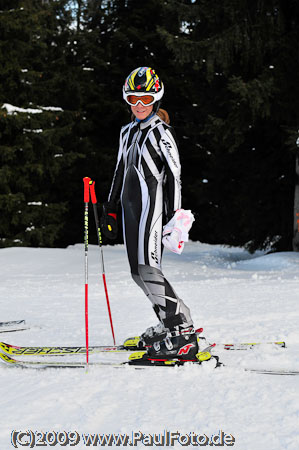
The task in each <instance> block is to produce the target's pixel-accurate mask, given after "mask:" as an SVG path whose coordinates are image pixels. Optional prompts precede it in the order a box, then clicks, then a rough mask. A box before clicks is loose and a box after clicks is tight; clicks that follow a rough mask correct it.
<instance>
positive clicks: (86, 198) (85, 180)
mask: <svg viewBox="0 0 299 450" xmlns="http://www.w3.org/2000/svg"><path fill="white" fill-rule="evenodd" d="M90 181H91V179H90V178H89V177H84V178H83V183H84V249H85V338H86V364H87V365H88V204H89V183H90Z"/></svg>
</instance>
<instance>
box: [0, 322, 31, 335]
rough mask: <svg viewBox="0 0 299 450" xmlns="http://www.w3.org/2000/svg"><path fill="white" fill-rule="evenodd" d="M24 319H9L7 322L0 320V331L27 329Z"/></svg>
mask: <svg viewBox="0 0 299 450" xmlns="http://www.w3.org/2000/svg"><path fill="white" fill-rule="evenodd" d="M28 329H29V327H28V326H27V325H26V322H25V320H10V321H8V322H0V333H11V332H13V331H24V330H28Z"/></svg>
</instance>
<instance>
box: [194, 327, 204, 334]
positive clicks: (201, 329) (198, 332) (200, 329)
mask: <svg viewBox="0 0 299 450" xmlns="http://www.w3.org/2000/svg"><path fill="white" fill-rule="evenodd" d="M202 332H203V328H197V330H195V333H196V334H200V333H202Z"/></svg>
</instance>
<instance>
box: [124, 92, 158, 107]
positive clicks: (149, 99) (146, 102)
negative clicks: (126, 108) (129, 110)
mask: <svg viewBox="0 0 299 450" xmlns="http://www.w3.org/2000/svg"><path fill="white" fill-rule="evenodd" d="M125 100H126V102H127V103H128V104H129V105H131V106H135V105H137V104H138V102H141V103H142V104H143V106H150V105H153V104H154V103H155V101H156V99H155V97H154V96H153V95H147V94H145V95H144V94H142V95H134V94H126V95H125Z"/></svg>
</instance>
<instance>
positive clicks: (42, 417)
mask: <svg viewBox="0 0 299 450" xmlns="http://www.w3.org/2000/svg"><path fill="white" fill-rule="evenodd" d="M104 254H105V264H106V276H107V284H108V290H109V295H110V302H111V309H112V314H113V321H114V328H115V333H116V339H117V341H118V343H121V342H122V341H123V340H124V339H125V338H126V337H128V336H130V335H136V334H139V333H140V332H142V331H144V329H145V328H146V327H148V326H150V325H153V324H155V323H156V319H155V317H154V314H153V312H152V309H151V305H150V302H149V301H148V300H147V299H146V298H145V297H144V295H143V293H142V292H141V291H140V290H139V288H138V287H137V286H136V285H135V284H134V283H133V281H131V279H130V275H129V266H128V263H127V260H126V255H125V250H124V247H123V246H115V247H105V248H104ZM0 264H1V271H0V281H1V283H0V298H1V316H0V320H3V321H4V320H13V319H26V321H27V322H28V323H30V325H31V326H32V328H31V329H30V330H28V331H22V332H21V331H20V332H16V333H1V334H0V339H1V340H2V341H4V342H8V343H12V344H16V345H33V346H34V345H84V344H85V330H84V247H83V245H75V246H72V247H69V248H67V249H33V248H8V249H1V250H0ZM163 269H164V272H165V274H166V275H167V277H168V279H169V280H170V281H171V283H172V284H173V286H174V287H175V289H176V291H177V293H178V294H179V295H180V296H181V297H182V298H183V299H184V300H185V301H186V303H187V304H188V306H189V307H190V308H191V311H192V315H193V319H194V321H195V324H196V326H198V327H200V326H201V327H203V328H204V335H205V336H206V337H207V338H208V340H209V341H210V342H218V343H220V342H222V343H225V342H229V343H231V342H242V341H243V342H244V341H245V342H246V341H247V342H248V341H250V342H252V341H272V340H285V341H286V342H287V348H286V349H279V350H277V349H275V348H272V347H266V346H264V347H262V348H261V349H255V350H253V351H247V352H224V351H223V350H220V349H217V347H216V349H215V351H214V353H215V354H218V355H219V356H220V359H221V360H222V361H223V362H225V363H227V365H230V366H236V368H228V367H226V368H219V369H217V370H213V369H212V368H211V367H210V366H209V365H208V364H207V365H206V366H202V367H194V366H193V367H184V368H174V369H173V368H169V369H164V368H154V369H149V370H136V369H134V368H131V367H127V368H125V369H115V368H91V369H90V370H89V372H88V373H86V372H85V370H84V369H83V370H82V369H75V370H72V369H67V370H55V369H52V370H48V371H35V370H21V369H14V368H7V367H6V366H3V365H0V376H1V391H0V392H1V425H0V449H1V450H8V449H9V448H13V447H12V445H11V442H10V439H11V432H12V430H23V431H26V430H33V431H41V432H44V433H46V432H48V431H55V432H56V433H57V432H59V431H67V432H69V431H77V432H78V435H79V437H80V442H78V444H77V445H75V446H73V447H71V446H70V445H69V446H67V447H64V448H77V449H84V448H88V447H89V446H88V445H87V444H86V443H84V439H83V436H82V435H83V434H84V433H85V434H86V433H93V434H95V433H101V434H103V433H128V434H129V435H130V436H131V434H132V432H135V433H143V434H144V436H148V435H149V434H151V435H153V434H156V435H157V436H158V434H159V433H162V434H163V433H164V432H165V430H167V431H168V432H169V433H176V432H177V431H178V432H180V433H182V434H190V433H191V434H192V433H193V435H194V434H198V435H202V434H206V435H207V436H208V437H211V435H213V434H218V433H219V430H222V431H223V432H224V433H226V434H227V435H233V436H234V438H235V443H234V445H233V446H232V447H233V448H235V449H238V450H268V449H269V450H284V449H288V450H295V449H296V450H297V449H298V448H299V376H298V377H292V376H270V375H259V374H253V373H248V372H244V371H243V370H241V369H240V365H241V366H243V367H255V368H257V367H261V368H271V367H278V368H288V369H296V370H299V353H298V350H299V327H298V323H299V254H296V253H277V254H270V255H263V254H262V253H256V254H255V255H249V254H248V253H247V252H245V251H243V250H242V249H236V248H225V247H221V246H211V245H205V244H201V243H188V244H186V247H185V250H184V253H183V254H182V255H181V256H178V255H175V254H170V253H168V252H165V255H164V264H163ZM89 293H90V299H89V304H90V307H89V325H90V345H93V344H94V345H96V344H109V345H110V344H112V336H111V331H110V327H109V321H108V316H107V311H106V300H105V296H104V291H103V286H102V282H101V272H100V254H99V250H98V247H96V246H90V248H89ZM92 358H93V360H96V359H100V358H101V359H104V360H111V358H115V359H117V358H118V356H115V355H114V356H112V357H111V356H105V355H104V356H103V355H102V356H100V355H93V356H92ZM238 366H239V367H238ZM166 434H167V433H166ZM166 434H164V436H166ZM49 436H50V435H48V437H49ZM69 436H72V435H69ZM134 436H137V434H136V435H134ZM157 436H156V438H157ZM168 436H169V434H168ZM159 438H161V436H160V437H159ZM23 439H26V436H25V437H24V438H23ZM182 439H183V438H182ZM186 439H187V438H186ZM24 442H25V440H23V444H24ZM146 442H149V441H146V440H144V442H143V443H142V441H138V443H136V447H135V448H146V445H145V444H146ZM165 442H166V441H165ZM165 442H164V444H165ZM186 442H187V441H186ZM192 442H193V441H192ZM194 442H195V441H194ZM194 442H193V443H194ZM215 442H216V441H215ZM182 443H183V440H181V443H180V442H178V441H177V440H175V439H174V440H173V446H172V448H182V447H183V446H182V445H181V444H182ZM168 444H169V443H168ZM97 446H100V444H99V443H98V445H97ZM165 446H166V444H165ZM168 446H169V447H171V446H170V444H169V445H168ZM189 446H190V448H193V446H194V445H192V443H190V445H189ZM198 446H199V445H198ZM19 448H22V445H19ZM55 448H60V445H59V444H57V445H56V446H55ZM160 448H161V447H160Z"/></svg>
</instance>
